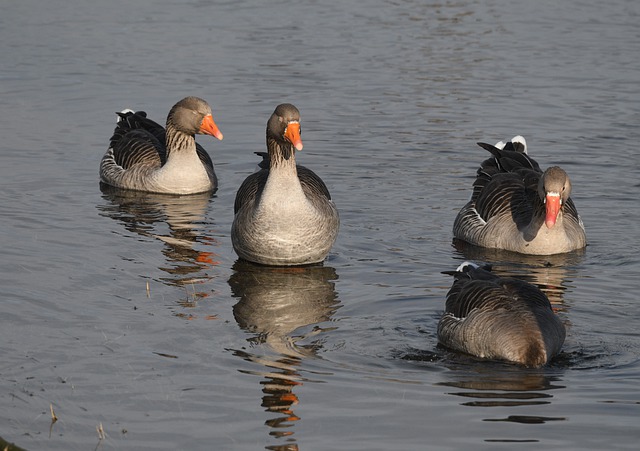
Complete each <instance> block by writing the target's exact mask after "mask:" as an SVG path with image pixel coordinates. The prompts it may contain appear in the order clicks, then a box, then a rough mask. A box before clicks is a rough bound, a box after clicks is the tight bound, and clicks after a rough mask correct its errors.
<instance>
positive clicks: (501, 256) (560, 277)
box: [453, 240, 585, 311]
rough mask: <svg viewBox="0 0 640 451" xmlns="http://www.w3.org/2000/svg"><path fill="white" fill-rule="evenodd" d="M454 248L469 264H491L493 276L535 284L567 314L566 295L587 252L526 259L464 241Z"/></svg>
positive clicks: (457, 242) (522, 255) (554, 306)
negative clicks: (474, 262)
mask: <svg viewBox="0 0 640 451" xmlns="http://www.w3.org/2000/svg"><path fill="white" fill-rule="evenodd" d="M453 245H454V247H455V249H456V251H457V253H459V254H460V255H462V257H463V258H464V259H465V260H472V261H476V262H485V263H490V264H491V266H492V268H493V272H495V273H496V274H498V275H500V276H503V277H514V278H517V279H520V280H524V281H526V282H529V283H532V284H534V285H536V286H537V287H538V288H540V289H541V290H542V291H543V292H544V294H546V295H547V297H548V298H549V301H550V302H551V305H552V306H553V308H554V310H560V311H563V310H564V309H565V308H564V300H563V297H564V292H565V291H566V290H567V288H569V287H570V284H571V282H572V279H573V278H575V277H576V276H577V271H576V270H575V267H576V265H578V264H579V263H580V262H581V261H582V259H583V258H584V255H585V250H584V249H581V250H578V251H575V252H569V253H566V254H558V255H524V254H518V253H515V252H508V251H503V250H500V249H485V248H482V247H477V246H473V245H471V244H469V243H465V242H464V241H460V240H454V241H453Z"/></svg>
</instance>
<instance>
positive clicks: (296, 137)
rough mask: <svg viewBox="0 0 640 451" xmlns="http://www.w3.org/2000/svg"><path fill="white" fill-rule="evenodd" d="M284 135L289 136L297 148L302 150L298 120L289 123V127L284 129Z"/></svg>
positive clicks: (289, 139) (288, 138)
mask: <svg viewBox="0 0 640 451" xmlns="http://www.w3.org/2000/svg"><path fill="white" fill-rule="evenodd" d="M284 137H285V138H287V141H289V142H290V143H291V144H293V147H295V148H296V150H302V138H300V124H299V123H297V122H290V123H289V124H288V125H287V129H286V130H285V131H284Z"/></svg>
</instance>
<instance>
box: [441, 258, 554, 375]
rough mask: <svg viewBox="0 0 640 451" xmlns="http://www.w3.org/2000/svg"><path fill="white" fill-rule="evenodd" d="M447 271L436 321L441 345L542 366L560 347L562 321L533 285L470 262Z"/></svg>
mask: <svg viewBox="0 0 640 451" xmlns="http://www.w3.org/2000/svg"><path fill="white" fill-rule="evenodd" d="M447 274H452V275H453V276H454V278H455V280H454V282H453V285H452V287H451V289H450V290H449V293H448V294H447V300H446V307H445V312H444V315H443V316H442V318H441V319H440V322H439V323H438V341H439V342H440V343H441V344H442V345H443V346H445V347H447V348H449V349H453V350H455V351H460V352H464V353H467V354H471V355H474V356H476V357H481V358H486V359H496V360H506V361H509V362H514V363H518V364H521V365H524V366H527V367H540V366H543V365H545V364H546V363H548V362H549V360H550V359H552V358H553V357H554V356H555V355H557V354H558V353H559V352H560V349H561V347H562V344H563V343H564V339H565V336H566V331H565V327H564V324H563V323H562V321H561V320H560V318H559V317H558V316H557V315H556V314H555V313H554V312H553V310H552V308H551V303H550V302H549V299H548V298H547V297H546V296H545V294H544V293H543V292H542V291H540V289H538V287H536V286H535V285H532V284H530V283H527V282H524V281H522V280H518V279H513V278H507V277H499V276H497V275H495V274H493V273H492V272H491V271H490V268H489V267H484V268H482V267H479V266H478V265H476V264H473V263H470V262H465V263H463V264H462V265H460V266H459V267H458V269H457V270H456V271H455V272H449V273H447Z"/></svg>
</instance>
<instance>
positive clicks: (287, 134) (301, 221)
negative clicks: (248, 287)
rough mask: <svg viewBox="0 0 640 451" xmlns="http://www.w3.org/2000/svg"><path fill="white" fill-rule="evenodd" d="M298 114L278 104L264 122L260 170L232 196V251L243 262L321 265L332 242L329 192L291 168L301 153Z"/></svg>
mask: <svg viewBox="0 0 640 451" xmlns="http://www.w3.org/2000/svg"><path fill="white" fill-rule="evenodd" d="M302 147H303V145H302V139H301V137H300V112H299V111H298V109H297V108H296V107H295V106H294V105H291V104H289V103H284V104H281V105H278V106H277V107H276V109H275V111H274V112H273V114H272V115H271V117H270V118H269V120H268V122H267V150H268V153H261V152H259V153H258V155H259V156H261V157H262V161H261V162H260V169H259V170H258V171H257V172H254V173H253V174H251V175H250V176H248V177H247V178H246V179H245V180H244V182H243V183H242V185H240V188H239V189H238V192H237V193H236V198H235V204H234V214H235V216H234V219H233V224H232V227H231V242H232V245H233V249H234V250H235V252H236V253H237V254H238V256H239V257H240V258H242V259H243V260H247V261H249V262H253V263H258V264H262V265H270V266H298V265H309V264H314V263H320V262H322V261H323V260H324V259H325V258H326V256H327V254H328V253H329V250H330V249H331V247H332V246H333V244H334V242H335V241H336V237H337V235H338V229H339V226H340V219H339V216H338V210H337V208H336V206H335V204H334V202H333V200H332V199H331V195H330V194H329V190H328V189H327V187H326V185H325V184H324V182H323V181H322V179H321V178H320V177H318V176H317V175H316V174H315V173H314V172H313V171H311V170H310V169H307V168H305V167H304V166H297V165H296V158H295V153H296V151H301V150H302Z"/></svg>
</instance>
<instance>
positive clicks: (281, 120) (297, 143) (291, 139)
mask: <svg viewBox="0 0 640 451" xmlns="http://www.w3.org/2000/svg"><path fill="white" fill-rule="evenodd" d="M301 133H302V130H301V128H300V111H298V109H297V108H296V107H295V106H293V105H291V104H290V103H283V104H280V105H278V106H277V107H276V109H275V111H274V112H273V114H272V115H271V117H270V118H269V121H268V122H267V144H268V143H269V141H270V140H273V141H275V142H276V143H277V144H278V146H279V147H280V149H282V151H283V152H284V155H283V156H284V158H285V159H287V160H288V159H289V157H290V155H291V153H292V152H293V150H292V149H291V148H292V147H293V148H295V150H298V151H300V150H302V138H301V137H300V135H301Z"/></svg>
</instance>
